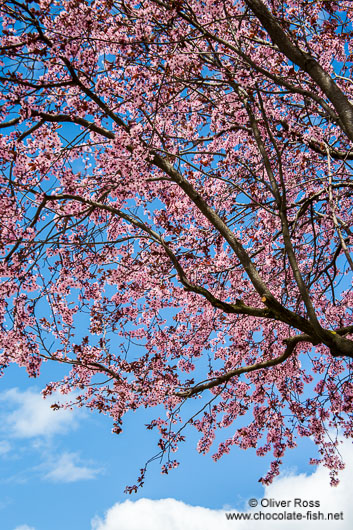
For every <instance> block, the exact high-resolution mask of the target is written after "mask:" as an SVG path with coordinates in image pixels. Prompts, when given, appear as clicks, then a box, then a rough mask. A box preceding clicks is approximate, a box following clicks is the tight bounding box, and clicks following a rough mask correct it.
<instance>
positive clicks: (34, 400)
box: [0, 388, 78, 451]
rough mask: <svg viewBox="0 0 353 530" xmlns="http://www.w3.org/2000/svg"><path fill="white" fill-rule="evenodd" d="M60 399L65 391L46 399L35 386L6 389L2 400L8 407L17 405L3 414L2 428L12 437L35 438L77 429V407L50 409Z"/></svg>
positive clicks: (1, 395)
mask: <svg viewBox="0 0 353 530" xmlns="http://www.w3.org/2000/svg"><path fill="white" fill-rule="evenodd" d="M60 399H61V401H62V400H63V397H62V396H61V394H58V395H54V396H51V397H50V398H47V399H43V398H42V396H41V394H40V393H39V392H36V391H34V390H32V389H30V390H26V391H24V392H21V391H20V390H18V389H17V388H12V389H10V390H7V391H6V392H2V393H1V394H0V402H4V403H6V407H9V406H12V407H13V408H14V410H13V411H12V412H6V415H5V414H3V415H2V416H3V417H2V430H3V431H4V432H6V433H7V435H9V436H11V437H15V438H33V437H38V436H45V437H48V436H51V435H53V434H58V433H65V432H67V431H68V430H70V429H73V428H75V427H76V426H77V421H76V417H77V413H78V411H77V410H75V411H72V410H69V409H66V410H63V409H59V410H53V409H51V408H50V406H51V405H52V404H53V403H54V402H58V401H60ZM0 451H1V450H0Z"/></svg>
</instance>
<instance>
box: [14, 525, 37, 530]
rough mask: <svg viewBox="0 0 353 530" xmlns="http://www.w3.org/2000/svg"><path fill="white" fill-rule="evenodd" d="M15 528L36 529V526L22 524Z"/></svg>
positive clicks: (17, 529) (22, 529) (18, 529)
mask: <svg viewBox="0 0 353 530" xmlns="http://www.w3.org/2000/svg"><path fill="white" fill-rule="evenodd" d="M15 530H35V528H34V527H33V526H28V524H21V525H20V526H16V528H15Z"/></svg>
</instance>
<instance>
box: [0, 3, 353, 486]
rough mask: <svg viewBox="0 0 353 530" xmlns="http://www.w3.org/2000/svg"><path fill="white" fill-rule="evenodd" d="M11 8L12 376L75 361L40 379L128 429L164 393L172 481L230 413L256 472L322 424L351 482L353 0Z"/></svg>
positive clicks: (5, 83)
mask: <svg viewBox="0 0 353 530" xmlns="http://www.w3.org/2000/svg"><path fill="white" fill-rule="evenodd" d="M1 14H2V24H3V27H2V34H1V35H2V37H1V39H2V42H1V53H2V62H1V76H0V80H1V100H2V109H1V124H0V127H1V128H2V132H3V135H1V139H0V142H1V168H2V169H1V171H2V172H1V203H0V208H1V225H0V226H1V235H2V237H1V241H2V242H1V255H2V258H3V259H2V264H1V277H2V283H1V320H2V327H1V334H0V342H1V349H2V354H1V365H2V371H4V369H5V368H6V367H7V366H8V365H9V364H10V363H17V364H18V365H20V366H25V367H26V368H27V370H28V374H29V375H30V376H31V377H35V376H36V375H37V374H38V373H39V370H40V365H41V363H42V362H43V361H45V360H50V361H55V362H56V363H67V364H68V365H69V367H70V369H69V370H68V374H67V376H66V377H65V378H64V379H62V380H59V381H56V382H53V383H50V384H48V386H47V388H46V389H45V390H44V394H45V395H47V394H50V393H52V392H54V391H55V390H57V389H60V390H61V391H62V392H64V393H69V392H70V391H71V390H76V391H78V397H77V398H76V404H77V405H79V406H84V405H85V406H87V407H89V408H91V409H97V410H98V411H100V412H104V413H106V414H109V415H110V416H111V417H112V418H113V420H114V430H115V432H117V433H118V432H120V431H121V424H122V417H123V415H124V414H125V413H126V412H128V411H129V410H135V409H137V408H138V407H141V406H142V407H153V406H156V405H163V406H164V408H165V411H166V415H165V417H158V418H157V419H155V420H154V421H153V422H152V423H151V424H150V425H149V426H148V428H151V429H152V428H154V427H156V428H158V429H159V431H160V433H161V440H160V442H159V445H160V449H161V452H162V453H165V454H166V463H165V465H164V468H163V470H164V471H165V472H167V471H168V469H170V468H172V467H174V466H176V465H177V463H176V462H175V461H174V460H172V459H171V457H170V456H169V454H170V451H172V452H173V451H174V450H176V448H177V446H178V444H179V442H181V441H183V439H184V431H183V426H184V425H185V422H186V423H188V424H193V425H194V427H196V429H197V430H198V431H199V432H200V436H201V439H200V442H199V445H198V450H199V451H200V452H207V451H208V450H209V449H210V446H211V445H212V441H213V440H214V437H215V433H216V430H217V429H222V428H225V427H229V426H230V425H232V431H231V435H230V436H229V437H228V438H226V439H225V440H224V441H223V442H222V443H221V444H220V445H218V447H216V449H215V454H214V458H215V459H218V458H220V457H221V456H222V454H224V453H227V452H229V450H230V449H231V447H232V446H233V445H236V446H239V447H241V448H244V449H246V448H248V447H257V453H258V455H264V454H266V453H268V452H270V451H272V452H273V462H272V465H271V469H270V470H269V472H268V474H267V475H266V476H265V477H263V478H262V481H263V483H269V482H270V481H271V480H272V479H273V477H274V476H276V475H277V474H278V472H279V467H280V463H281V458H282V456H283V454H284V452H285V450H286V449H287V448H291V447H294V446H295V445H296V441H297V439H298V437H301V436H304V437H309V436H310V437H313V439H314V440H315V442H316V444H317V447H318V449H319V452H320V453H321V457H320V459H321V461H323V462H324V464H325V465H326V466H328V467H329V468H330V469H331V472H332V483H334V484H335V483H337V478H336V474H337V471H338V470H339V469H340V468H341V467H342V465H343V464H342V462H341V460H340V458H339V455H338V454H337V451H336V449H337V438H336V437H335V436H332V430H333V429H336V430H337V432H341V433H342V434H343V435H344V436H346V437H348V438H350V437H352V429H353V421H352V404H353V381H352V378H351V370H352V368H353V363H352V359H353V324H352V307H353V293H352V290H351V288H350V283H349V282H350V281H351V278H352V274H351V273H352V270H353V261H352V257H351V255H350V249H349V247H350V245H351V242H352V240H351V236H352V232H351V228H350V225H351V221H350V219H351V218H352V189H353V179H352V171H351V169H352V168H351V161H352V160H353V149H352V141H353V105H352V103H351V101H352V100H353V83H352V80H351V74H352V44H351V42H352V39H351V38H352V34H353V32H352V21H353V8H352V4H351V2H350V1H348V0H347V1H343V0H342V1H331V0H315V1H314V0H288V2H283V1H282V0H281V1H280V0H237V1H235V0H204V1H202V2H200V1H199V0H195V1H194V0H190V1H186V0H173V1H167V0H143V1H142V2H139V3H135V2H132V1H131V0H120V1H113V0H97V1H94V0H67V1H66V0H57V1H54V2H51V1H49V0H39V1H38V2H31V1H30V0H24V1H20V0H12V1H11V0H6V1H5V2H4V1H2V2H1ZM200 399H201V401H198V400H200ZM190 401H195V404H196V405H197V404H199V403H201V404H202V405H201V406H200V411H199V414H198V415H195V416H193V417H192V418H190V417H187V416H186V417H184V416H182V412H183V410H184V409H183V407H184V408H185V403H189V402H190ZM205 403H206V405H207V406H206V405H205ZM159 410H160V408H159ZM240 417H243V418H242V420H241V425H242V426H240V425H239V418H240ZM182 418H183V419H182ZM182 421H184V423H182ZM244 425H245V426H244ZM314 461H315V462H318V461H319V460H317V459H316V460H314ZM143 474H144V471H143V473H142V476H141V477H140V479H139V483H140V484H141V483H143ZM135 488H136V487H134V488H132V489H135ZM130 491H131V490H130Z"/></svg>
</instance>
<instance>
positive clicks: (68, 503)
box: [0, 364, 353, 530]
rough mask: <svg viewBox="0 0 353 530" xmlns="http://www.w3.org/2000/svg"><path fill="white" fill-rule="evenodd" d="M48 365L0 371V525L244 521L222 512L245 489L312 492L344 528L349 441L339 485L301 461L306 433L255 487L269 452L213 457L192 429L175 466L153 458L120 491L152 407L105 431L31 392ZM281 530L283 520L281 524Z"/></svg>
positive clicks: (69, 527) (102, 527) (118, 528)
mask: <svg viewBox="0 0 353 530" xmlns="http://www.w3.org/2000/svg"><path fill="white" fill-rule="evenodd" d="M57 369H58V367H57V366H54V365H51V366H50V365H49V364H47V365H45V366H44V369H43V371H42V372H43V373H42V375H41V377H40V378H39V379H37V380H33V379H28V377H27V375H26V372H25V371H24V370H23V369H21V368H18V367H13V368H10V369H9V370H8V371H7V373H6V374H5V376H4V377H3V378H2V381H1V392H0V420H1V423H0V463H1V474H0V492H1V494H0V521H1V525H0V528H1V530H48V529H50V530H59V529H60V530H62V529H63V528H64V529H65V530H137V529H146V530H149V529H150V528H151V530H152V528H153V529H154V530H159V528H161V529H162V528H167V529H169V528H170V529H172V530H179V529H180V530H182V529H183V530H189V529H190V530H193V529H200V530H201V528H202V529H203V530H211V529H212V530H213V528H214V527H215V525H217V526H218V527H219V530H223V527H224V528H230V527H232V528H233V527H236V528H243V527H244V524H245V523H244V524H243V523H240V522H235V521H227V520H226V518H225V511H226V510H230V509H237V510H241V511H246V510H249V507H248V506H247V501H248V499H249V498H252V497H255V498H257V499H261V498H263V497H266V498H274V499H277V500H283V499H286V500H290V499H292V500H293V499H294V498H295V497H301V498H306V499H314V498H315V499H316V500H319V502H320V503H321V505H320V510H322V511H323V512H325V513H326V512H341V511H343V512H344V521H335V523H334V524H335V527H337V528H340V529H341V528H345V529H346V528H347V529H348V528H351V526H352V522H353V509H352V508H351V500H350V498H349V491H350V475H351V471H352V469H353V449H352V444H351V442H349V443H346V444H345V445H344V446H343V449H342V452H343V454H344V456H345V457H346V461H347V469H346V470H345V471H344V472H343V474H342V483H341V485H340V486H339V487H338V488H335V489H332V488H330V487H329V485H328V482H329V480H328V474H327V472H325V470H324V469H321V468H315V467H312V466H308V465H307V462H308V459H309V455H310V453H311V451H312V450H313V447H312V445H311V442H310V441H306V442H303V443H302V444H301V445H300V447H299V448H298V449H296V450H294V451H291V452H290V453H288V456H287V458H286V460H285V473H284V475H283V477H282V478H280V479H279V480H277V481H276V482H275V483H274V485H272V486H270V487H269V488H267V489H264V488H263V487H262V486H261V485H260V484H259V483H258V479H259V477H260V476H261V474H263V473H264V472H265V471H266V469H267V466H268V462H269V460H268V459H263V458H261V459H260V458H258V457H256V455H255V452H254V451H253V450H247V451H240V450H233V451H232V452H231V453H230V454H229V455H226V456H224V457H223V459H221V460H220V461H219V462H217V463H214V462H213V461H212V459H211V457H210V455H206V456H201V455H199V454H198V453H197V452H196V449H195V445H196V442H197V437H196V436H194V435H192V436H191V437H189V441H188V442H187V444H185V446H184V447H182V448H181V450H180V451H179V454H178V455H177V456H178V458H179V459H180V460H181V466H180V467H179V468H178V469H176V470H174V471H172V472H170V474H169V475H162V474H161V473H160V466H159V464H158V462H156V463H153V464H152V465H151V466H150V468H149V471H148V474H147V479H146V482H145V486H144V487H143V489H142V490H140V491H139V492H138V494H137V495H133V496H127V495H125V494H124V488H125V486H126V485H131V484H133V483H135V479H136V477H137V474H138V470H139V468H140V467H142V465H143V464H144V463H145V461H146V460H147V459H148V458H150V457H151V456H153V455H154V454H155V452H156V445H155V444H156V435H155V434H154V432H151V431H146V429H145V428H144V424H145V423H147V422H148V421H149V420H150V419H152V418H153V411H151V410H150V411H148V410H147V411H145V410H144V411H138V412H136V413H131V414H130V416H127V418H126V422H125V428H124V432H123V433H122V434H121V435H119V436H116V435H114V434H112V433H111V427H112V425H111V420H109V418H107V417H105V416H102V415H99V414H96V413H91V412H89V411H87V410H83V409H76V410H73V411H62V410H60V411H53V410H52V409H51V408H50V402H49V401H48V400H43V399H42V398H41V395H40V390H41V388H42V387H43V386H44V383H45V381H48V380H50V379H51V378H53V377H54V373H55V372H56V373H57ZM143 499H144V500H143ZM165 499H170V500H168V501H167V500H165ZM257 509H258V508H256V509H255V510H257ZM262 509H263V510H265V511H266V510H267V511H268V508H262ZM253 510H254V509H253ZM304 511H305V512H306V511H307V510H304ZM251 524H253V526H251ZM288 524H289V523H288ZM291 524H292V526H291V527H293V525H295V524H299V523H298V522H297V523H291ZM320 524H321V526H320V528H322V522H320ZM246 525H247V526H246V528H247V530H252V528H253V529H254V530H255V529H256V528H258V527H259V526H258V525H261V528H262V529H263V528H265V529H266V528H273V527H275V526H276V527H277V525H276V523H274V522H273V521H272V522H269V523H268V522H266V521H265V522H261V523H260V522H253V523H246ZM306 525H307V526H305V525H303V523H300V528H304V529H305V528H308V529H309V528H310V529H311V528H315V527H318V526H317V525H316V523H315V522H313V521H310V522H306ZM281 528H286V526H285V525H284V526H283V522H282V524H281Z"/></svg>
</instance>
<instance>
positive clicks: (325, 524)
mask: <svg viewBox="0 0 353 530" xmlns="http://www.w3.org/2000/svg"><path fill="white" fill-rule="evenodd" d="M341 453H342V455H343V458H344V460H345V462H346V469H345V470H344V471H343V472H342V473H341V474H340V479H341V482H340V484H339V486H338V487H336V488H332V487H331V486H330V485H329V476H328V475H329V473H328V470H327V469H325V468H324V467H323V466H318V467H317V468H316V471H315V472H314V473H313V474H312V475H305V474H298V475H295V474H287V475H286V476H282V477H281V478H279V479H277V480H276V481H275V482H274V483H273V484H272V485H270V486H268V487H266V488H265V490H264V494H263V497H262V498H263V499H267V500H265V501H263V503H264V504H266V503H268V502H269V499H272V500H275V501H287V502H288V501H290V503H288V504H287V507H281V508H270V507H268V506H263V507H261V499H258V501H259V505H258V506H257V507H256V508H253V509H251V510H250V509H249V510H248V511H247V512H246V510H247V509H248V508H247V507H245V508H244V512H243V513H248V514H251V517H254V515H255V513H258V512H259V511H261V512H262V513H263V514H264V515H263V517H266V514H267V516H268V515H269V514H270V513H275V512H276V513H277V514H279V513H282V514H284V512H287V514H288V513H291V514H292V513H293V512H294V511H296V512H297V513H298V512H300V513H301V514H302V515H305V517H306V518H305V519H304V518H303V519H302V520H300V521H298V520H294V521H293V520H290V521H289V520H288V519H287V520H283V519H282V520H273V519H272V520H266V519H265V520H254V519H252V520H249V521H241V520H237V521H235V520H232V521H230V520H227V518H226V515H225V514H226V513H230V512H231V513H233V512H234V513H238V514H239V513H240V512H239V511H236V510H229V509H228V508H227V509H226V510H225V509H224V510H211V509H208V508H202V507H200V506H190V505H188V504H185V503H183V502H181V501H177V500H175V499H160V500H151V499H139V500H137V501H135V502H132V501H130V500H127V501H125V502H123V503H117V504H115V505H114V506H112V508H110V509H109V510H108V511H107V512H106V514H105V518H104V519H101V518H99V517H95V518H94V519H93V520H92V522H91V528H92V530H140V529H141V528H143V529H144V530H164V529H165V528H168V530H185V528H187V529H188V530H213V529H214V528H217V530H230V528H237V529H245V528H246V530H259V528H260V526H261V530H273V529H274V528H276V529H277V528H278V529H279V530H282V529H293V530H295V528H298V527H300V528H301V530H318V529H319V528H320V530H322V529H328V528H329V526H330V527H332V526H334V528H335V529H337V530H349V529H351V528H352V527H353V503H352V501H351V484H352V479H351V476H352V469H353V446H352V443H349V442H345V443H344V444H343V445H342V448H341ZM295 499H301V501H302V502H303V501H318V502H319V503H320V506H319V507H316V506H314V507H308V506H306V507H302V508H300V507H299V506H297V507H294V502H295ZM303 505H304V503H303ZM309 511H310V512H311V520H310V519H309V517H310V514H308V512H309ZM314 513H315V514H319V513H322V514H323V517H326V516H327V514H328V513H335V514H338V515H337V516H336V517H339V518H338V519H336V520H333V521H325V520H317V521H315V520H313V517H314V515H313V514H314ZM341 513H343V520H341ZM317 516H318V517H320V518H321V517H322V516H321V515H317ZM257 517H259V516H257ZM280 517H281V516H280ZM287 517H288V515H287Z"/></svg>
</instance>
